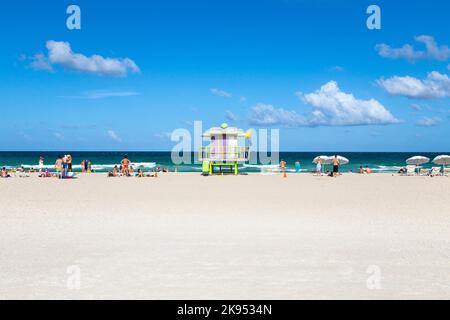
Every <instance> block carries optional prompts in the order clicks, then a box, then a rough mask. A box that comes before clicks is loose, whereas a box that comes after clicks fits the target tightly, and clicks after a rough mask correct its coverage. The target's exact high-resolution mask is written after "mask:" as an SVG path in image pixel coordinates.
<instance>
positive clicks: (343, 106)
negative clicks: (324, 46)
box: [249, 81, 399, 127]
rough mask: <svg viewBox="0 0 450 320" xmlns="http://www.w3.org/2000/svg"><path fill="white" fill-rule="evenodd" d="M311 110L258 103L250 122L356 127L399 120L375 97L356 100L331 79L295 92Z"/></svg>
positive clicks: (259, 123) (300, 125) (256, 123)
mask: <svg viewBox="0 0 450 320" xmlns="http://www.w3.org/2000/svg"><path fill="white" fill-rule="evenodd" d="M296 94H297V95H298V96H299V97H300V98H301V99H302V100H303V101H304V102H305V103H306V104H308V105H310V106H311V107H312V110H311V111H310V112H308V113H306V114H298V113H297V112H296V111H293V110H286V109H283V108H275V107H273V106H272V105H267V104H258V105H256V106H255V107H253V108H252V110H251V113H250V117H249V121H250V123H251V124H255V125H286V126H298V127H307V126H309V127H314V126H356V125H382V124H393V123H398V122H399V120H398V119H396V118H395V117H394V116H393V115H392V114H391V112H389V111H388V110H387V109H386V108H385V107H384V106H383V105H382V104H381V103H380V102H378V101H377V100H374V99H370V100H359V99H356V98H355V97H354V96H353V94H349V93H345V92H342V91H341V90H340V88H339V86H338V84H337V83H336V82H335V81H330V82H328V83H327V84H325V85H323V86H322V87H321V88H320V89H319V90H316V91H315V92H312V93H308V94H302V93H299V92H298V93H296Z"/></svg>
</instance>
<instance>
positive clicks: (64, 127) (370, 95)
mask: <svg viewBox="0 0 450 320" xmlns="http://www.w3.org/2000/svg"><path fill="white" fill-rule="evenodd" d="M71 4H76V5H78V6H79V7H80V8H81V30H68V29H67V27H66V19H67V17H68V15H67V14H66V9H67V7H68V6H69V5H71ZM370 4H377V5H379V6H380V8H381V10H382V15H381V19H382V28H381V30H369V29H368V28H367V27H366V19H367V17H368V15H367V14H366V9H367V7H368V6H369V5H370ZM449 11H450V4H449V3H447V2H446V1H438V0H428V1H414V2H411V1H406V0H405V1H381V0H371V1H363V0H354V1H350V0H346V1H331V0H314V1H313V0H297V1H296V0H285V1H282V0H277V1H275V0H260V1H256V0H255V1H242V0H241V1H234V0H228V1H225V0H216V1H206V0H205V1H181V0H180V1H167V0H166V1H141V0H128V1H126V2H123V1H120V2H119V1H103V0H97V1H82V0H73V1H62V0H58V1H20V2H15V1H8V2H5V3H3V4H2V10H1V11H0V24H1V29H0V39H1V41H2V50H1V51H0V65H1V69H0V93H1V99H0V110H2V113H3V117H2V118H3V121H2V125H1V126H0V135H1V137H2V143H1V146H0V149H1V150H92V151H95V150H143V151H145V150H149V151H152V150H170V149H171V148H172V147H173V145H174V144H175V143H174V142H172V141H170V139H168V133H170V132H171V131H172V130H174V129H177V128H186V129H191V128H192V125H191V123H192V122H193V121H194V120H202V121H203V125H204V127H205V128H208V127H211V126H216V125H218V124H220V123H222V122H224V121H226V122H228V123H230V124H233V125H236V126H238V127H241V128H244V129H248V128H256V129H258V128H279V129H280V148H281V149H282V150H283V151H321V150H324V151H327V150H333V151H334V150H336V151H448V150H450V139H449V138H448V137H449V136H450V127H449V121H450V99H449V97H450V80H449V78H448V75H449V74H450V69H449V68H450V50H449V48H448V46H450V39H449V38H450V37H449V36H450V35H449V30H450V28H449V27H450V26H449V24H450V22H448V21H449V20H448V18H447V16H446V15H447V13H448V12H449ZM405 45H407V46H406V47H405ZM427 45H428V49H427V48H426V46H427ZM93 55H96V56H94V57H93ZM5 118H6V119H7V120H5Z"/></svg>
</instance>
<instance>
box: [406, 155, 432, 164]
mask: <svg viewBox="0 0 450 320" xmlns="http://www.w3.org/2000/svg"><path fill="white" fill-rule="evenodd" d="M428 162H430V158H427V157H423V156H414V157H411V158H409V159H407V160H406V164H409V165H421V164H425V163H428Z"/></svg>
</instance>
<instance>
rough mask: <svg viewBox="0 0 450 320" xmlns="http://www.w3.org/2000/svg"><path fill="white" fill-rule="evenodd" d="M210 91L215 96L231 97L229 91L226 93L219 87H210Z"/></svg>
mask: <svg viewBox="0 0 450 320" xmlns="http://www.w3.org/2000/svg"><path fill="white" fill-rule="evenodd" d="M211 93H213V94H215V95H216V96H219V97H224V98H231V93H228V92H226V91H224V90H221V89H211Z"/></svg>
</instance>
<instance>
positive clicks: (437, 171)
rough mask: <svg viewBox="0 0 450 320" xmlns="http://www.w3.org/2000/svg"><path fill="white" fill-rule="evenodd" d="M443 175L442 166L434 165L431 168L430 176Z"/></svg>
mask: <svg viewBox="0 0 450 320" xmlns="http://www.w3.org/2000/svg"><path fill="white" fill-rule="evenodd" d="M440 175H441V167H433V168H431V172H430V176H431V177H434V176H440Z"/></svg>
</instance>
